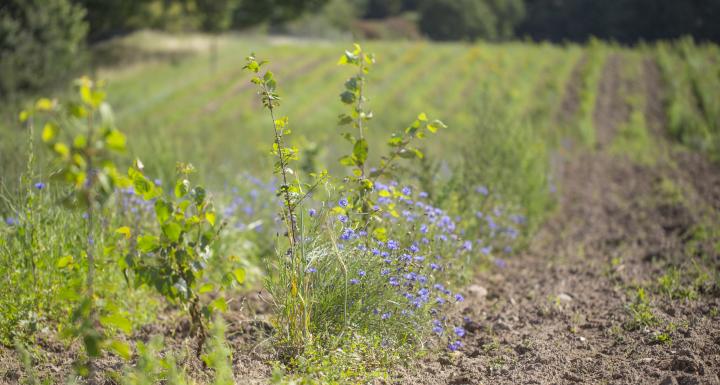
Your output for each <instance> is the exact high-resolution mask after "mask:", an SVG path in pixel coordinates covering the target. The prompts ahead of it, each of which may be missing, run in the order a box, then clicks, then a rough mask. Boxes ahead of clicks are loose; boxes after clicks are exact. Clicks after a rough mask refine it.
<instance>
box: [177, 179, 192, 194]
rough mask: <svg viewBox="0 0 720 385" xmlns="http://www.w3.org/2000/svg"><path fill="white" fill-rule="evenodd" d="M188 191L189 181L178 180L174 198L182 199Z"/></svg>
mask: <svg viewBox="0 0 720 385" xmlns="http://www.w3.org/2000/svg"><path fill="white" fill-rule="evenodd" d="M188 191H190V181H189V180H187V179H181V180H178V181H177V183H175V196H176V197H178V198H182V197H184V196H185V195H186V194H187V193H188Z"/></svg>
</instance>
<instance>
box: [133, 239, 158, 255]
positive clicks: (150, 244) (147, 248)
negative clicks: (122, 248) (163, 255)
mask: <svg viewBox="0 0 720 385" xmlns="http://www.w3.org/2000/svg"><path fill="white" fill-rule="evenodd" d="M159 244H160V239H158V237H156V236H154V235H141V236H139V237H138V242H137V247H138V250H140V251H141V252H143V253H149V252H151V251H153V250H155V249H157V247H158V245H159Z"/></svg>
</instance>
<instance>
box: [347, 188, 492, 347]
mask: <svg viewBox="0 0 720 385" xmlns="http://www.w3.org/2000/svg"><path fill="white" fill-rule="evenodd" d="M373 194H375V195H373V197H374V198H375V199H376V202H377V203H378V204H377V206H376V207H375V210H376V213H377V214H378V215H380V216H381V217H382V218H383V223H382V224H381V225H379V226H380V227H383V229H384V235H385V236H384V237H382V238H381V239H378V238H377V237H374V236H370V235H368V233H367V232H365V231H362V230H359V229H358V227H360V224H358V223H355V222H354V221H353V220H350V219H351V218H348V216H347V215H345V213H346V210H340V209H338V210H339V212H343V214H338V215H337V219H338V221H337V222H335V223H336V225H337V226H338V235H337V240H338V248H339V249H341V250H356V251H357V252H356V253H354V254H353V255H354V256H355V257H356V258H360V259H361V260H362V264H361V265H362V266H366V267H367V268H366V269H365V270H358V271H356V272H354V273H351V274H350V279H349V280H348V283H349V285H350V286H351V287H357V288H358V289H359V290H368V289H370V288H367V287H365V286H364V285H369V284H371V282H381V285H386V287H388V288H390V289H391V290H392V292H393V293H394V295H395V296H396V298H397V299H393V300H387V301H384V302H383V303H381V304H376V305H374V306H376V308H374V309H371V310H372V314H374V315H375V316H376V317H377V319H378V320H379V321H380V322H387V321H389V320H393V319H394V317H406V318H409V319H414V320H419V319H428V318H429V319H430V322H431V324H430V325H428V326H429V328H430V329H431V330H432V332H433V333H434V334H435V335H437V336H439V337H441V338H443V339H453V341H454V342H450V345H449V346H450V347H451V350H453V349H457V348H459V347H460V342H459V341H458V340H457V339H458V338H461V337H463V336H464V335H465V330H464V329H463V328H461V327H450V329H449V330H450V331H451V332H450V333H446V332H445V326H444V324H445V323H446V322H448V321H447V320H448V316H447V313H448V311H449V309H450V306H452V305H454V304H456V303H459V302H462V301H464V297H463V295H462V294H460V293H453V292H452V291H451V290H450V289H448V288H447V287H446V284H445V283H446V282H448V281H450V280H451V275H452V274H453V273H456V272H457V271H458V270H459V269H462V267H463V266H464V263H465V261H466V260H467V259H468V257H469V255H470V254H472V253H476V254H477V252H478V251H474V250H475V247H474V245H475V244H478V245H482V244H483V242H482V241H481V240H475V241H472V240H468V239H465V238H464V237H463V234H462V232H461V231H460V228H461V227H462V226H461V225H460V223H459V222H458V220H459V218H453V217H451V216H450V215H449V214H448V213H447V212H445V211H444V210H442V209H440V208H438V207H435V206H433V205H432V204H430V203H429V202H428V194H426V193H422V192H418V193H416V192H414V191H413V189H412V188H411V187H408V186H404V187H398V186H397V184H396V183H390V184H388V185H384V184H382V183H376V185H375V190H374V192H373ZM347 206H348V204H347V200H345V199H344V198H341V199H340V200H339V201H338V203H337V207H338V208H342V209H344V208H346V207H347ZM353 226H355V227H353ZM373 276H374V277H373ZM371 277H372V278H373V279H371ZM368 310H370V309H368ZM404 322H407V323H408V324H409V325H412V324H413V322H410V321H409V320H408V321H404Z"/></svg>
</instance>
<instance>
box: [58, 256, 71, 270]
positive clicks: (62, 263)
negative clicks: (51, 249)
mask: <svg viewBox="0 0 720 385" xmlns="http://www.w3.org/2000/svg"><path fill="white" fill-rule="evenodd" d="M73 262H74V260H73V256H72V255H66V256H64V257H62V258H60V259H58V261H57V263H56V264H55V266H57V267H58V268H60V269H63V268H65V267H68V266H70V265H72V264H73Z"/></svg>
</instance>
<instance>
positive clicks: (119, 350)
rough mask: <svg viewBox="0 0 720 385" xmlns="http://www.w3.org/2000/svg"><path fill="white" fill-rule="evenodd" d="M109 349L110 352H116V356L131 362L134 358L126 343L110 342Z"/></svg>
mask: <svg viewBox="0 0 720 385" xmlns="http://www.w3.org/2000/svg"><path fill="white" fill-rule="evenodd" d="M109 348H110V350H112V351H113V352H115V354H117V355H118V356H120V357H122V358H123V359H124V360H129V359H130V358H132V349H131V348H130V345H128V344H127V343H125V342H122V341H120V340H113V341H112V342H110V346H109Z"/></svg>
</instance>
